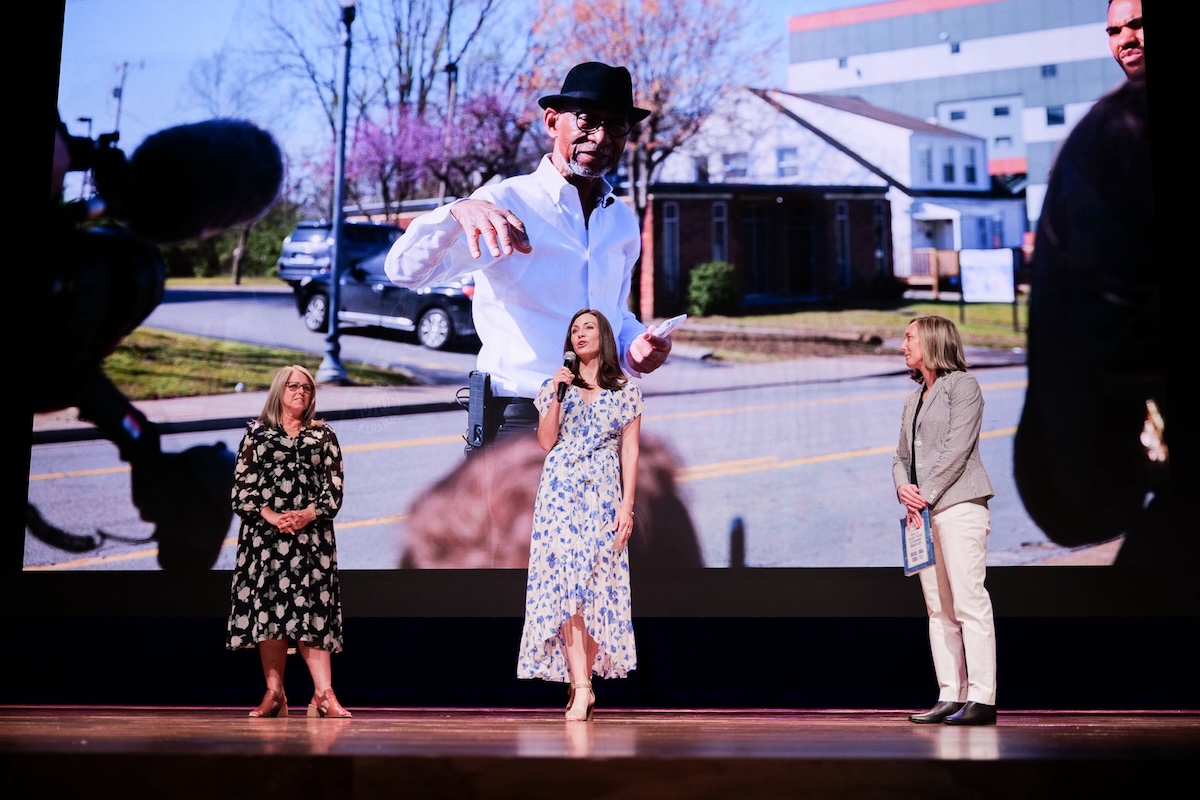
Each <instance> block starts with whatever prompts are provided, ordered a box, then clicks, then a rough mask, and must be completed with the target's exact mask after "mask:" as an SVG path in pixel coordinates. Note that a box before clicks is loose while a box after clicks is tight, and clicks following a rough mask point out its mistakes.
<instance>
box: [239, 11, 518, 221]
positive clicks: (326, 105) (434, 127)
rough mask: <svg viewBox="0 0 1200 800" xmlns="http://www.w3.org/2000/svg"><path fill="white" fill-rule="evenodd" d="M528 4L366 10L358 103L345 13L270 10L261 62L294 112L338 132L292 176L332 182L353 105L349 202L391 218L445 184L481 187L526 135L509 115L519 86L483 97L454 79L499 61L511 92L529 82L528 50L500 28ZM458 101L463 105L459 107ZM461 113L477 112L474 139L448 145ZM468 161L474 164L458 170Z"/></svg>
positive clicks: (358, 55) (357, 67)
mask: <svg viewBox="0 0 1200 800" xmlns="http://www.w3.org/2000/svg"><path fill="white" fill-rule="evenodd" d="M519 4H520V3H519V0H378V2H376V1H375V0H373V1H372V2H370V3H363V4H361V5H360V6H359V8H358V10H357V13H356V18H355V21H354V23H353V26H352V29H351V30H352V47H353V50H352V59H351V70H352V74H351V75H350V88H349V97H346V98H341V97H340V96H339V93H340V81H339V80H338V78H339V73H338V69H339V65H340V63H341V49H340V45H341V42H342V32H341V30H339V28H340V19H341V17H340V12H339V11H338V7H337V4H336V3H335V2H334V0H322V2H319V3H305V4H295V3H289V4H283V3H278V2H273V3H271V4H270V6H269V9H268V12H267V14H266V18H265V20H264V23H263V26H262V27H263V28H264V29H265V31H266V34H265V35H264V36H262V37H261V39H260V44H259V46H258V48H257V52H256V57H257V58H258V59H259V60H260V61H261V62H262V63H265V64H269V65H270V67H271V77H270V84H271V85H272V86H273V87H274V89H275V91H277V92H282V93H287V94H288V96H289V97H290V98H291V99H292V102H293V103H294V104H296V105H301V104H303V105H308V106H309V107H311V108H312V109H314V110H315V114H317V115H319V118H320V119H322V120H323V123H324V125H325V127H326V130H327V131H328V138H327V143H326V145H325V146H324V147H323V148H321V149H319V150H318V151H316V152H314V153H312V154H311V155H310V157H309V158H307V159H299V160H294V161H293V163H292V166H293V167H294V168H299V169H303V170H306V171H308V172H311V173H313V174H328V175H332V163H333V156H334V144H335V142H336V135H337V119H338V108H339V104H340V103H342V102H346V103H347V104H348V105H347V112H348V113H347V116H348V119H349V123H348V127H349V130H348V131H347V163H346V177H347V185H346V199H347V201H348V202H349V203H352V204H358V205H360V206H363V205H365V204H367V203H375V202H380V203H382V204H383V205H384V207H385V208H389V209H390V208H393V207H394V206H395V204H397V203H398V202H399V201H401V200H404V199H407V198H410V197H414V196H418V195H419V194H426V195H431V194H432V193H433V188H434V187H435V186H436V185H437V183H438V182H439V181H445V182H447V184H448V185H450V186H452V188H453V189H454V190H455V191H461V190H465V189H466V188H467V186H466V185H465V182H466V181H468V180H470V179H471V178H474V177H477V176H480V175H484V174H486V173H489V172H491V171H493V170H496V169H503V168H504V166H505V165H506V164H507V163H508V161H510V160H511V158H510V157H509V155H508V154H509V153H511V152H512V151H514V150H515V149H519V143H520V140H521V138H522V137H523V135H524V132H525V131H526V130H527V127H528V126H527V125H526V126H524V127H522V126H521V124H520V120H519V119H517V118H516V116H515V115H514V114H513V113H512V112H510V111H508V108H509V107H510V105H509V103H510V102H511V101H510V100H509V99H508V95H509V94H511V92H509V91H508V90H509V89H510V88H511V87H510V86H508V85H492V86H488V87H485V88H484V89H482V90H480V89H478V88H476V87H479V86H480V84H479V82H477V81H472V80H469V79H468V80H466V81H459V82H458V85H457V86H455V85H453V84H452V83H451V81H450V78H451V76H457V75H463V74H474V73H476V72H477V71H478V70H482V69H485V68H487V69H490V68H492V67H494V66H495V65H496V63H498V62H497V61H496V58H497V54H501V60H504V61H505V62H506V63H507V64H508V66H507V67H506V69H507V73H506V75H505V77H504V80H505V81H507V82H509V83H511V82H512V81H514V80H516V78H515V77H514V76H517V75H520V74H522V70H521V68H520V67H519V64H520V62H521V60H522V59H523V58H524V57H525V54H526V52H527V51H525V50H520V49H517V48H513V47H512V42H513V37H512V31H511V29H507V28H504V27H502V26H501V23H502V22H503V23H508V22H511V19H509V18H507V17H506V16H505V13H504V12H505V11H506V10H508V8H509V6H511V7H512V8H513V10H514V11H515V10H519V9H518V8H517V7H518V6H519ZM528 27H529V23H528V22H526V23H525V28H526V29H528ZM476 51H478V53H479V55H478V56H476V55H475V52H476ZM455 95H457V98H458V103H457V104H455V103H453V102H452V101H451V98H452V97H454V96H455ZM305 98H308V99H309V100H310V101H311V103H309V102H307V101H306V100H305ZM455 106H457V108H456V107H455ZM484 107H486V108H490V109H493V112H494V113H491V114H488V115H484V116H482V117H481V116H480V115H478V114H476V113H475V112H474V109H477V108H484ZM459 111H466V113H467V116H468V118H469V120H470V123H469V124H470V125H471V129H470V131H469V133H470V134H471V137H452V136H450V135H449V132H452V131H454V130H455V129H456V119H455V117H456V116H457V115H458V112H459ZM472 115H473V116H472ZM480 126H482V127H480ZM467 138H472V139H473V141H466V139H467ZM514 142H515V144H514ZM462 159H467V161H466V162H464V163H460V160H462ZM485 179H486V178H485ZM326 183H328V182H326ZM328 195H332V192H327V196H328ZM332 212H333V209H332V208H331V209H330V213H331V214H332Z"/></svg>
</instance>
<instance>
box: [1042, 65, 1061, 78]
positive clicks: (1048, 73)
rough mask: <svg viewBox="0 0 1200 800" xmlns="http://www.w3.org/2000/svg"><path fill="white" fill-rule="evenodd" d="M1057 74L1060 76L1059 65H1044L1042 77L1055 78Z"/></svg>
mask: <svg viewBox="0 0 1200 800" xmlns="http://www.w3.org/2000/svg"><path fill="white" fill-rule="evenodd" d="M1057 74H1058V65H1057V64H1043V65H1042V77H1043V78H1053V77H1054V76H1055V75H1057Z"/></svg>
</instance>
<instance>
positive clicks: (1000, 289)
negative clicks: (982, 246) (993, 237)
mask: <svg viewBox="0 0 1200 800" xmlns="http://www.w3.org/2000/svg"><path fill="white" fill-rule="evenodd" d="M958 269H959V275H960V278H961V280H962V299H963V302H964V303H1015V302H1016V301H1017V287H1016V275H1015V270H1014V269H1013V251H1012V250H1010V249H1007V248H1005V249H999V250H960V251H959V253H958Z"/></svg>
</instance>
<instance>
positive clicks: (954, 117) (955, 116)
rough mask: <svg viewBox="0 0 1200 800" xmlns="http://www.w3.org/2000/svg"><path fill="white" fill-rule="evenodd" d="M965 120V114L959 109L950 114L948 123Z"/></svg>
mask: <svg viewBox="0 0 1200 800" xmlns="http://www.w3.org/2000/svg"><path fill="white" fill-rule="evenodd" d="M966 118H967V112H966V111H964V110H962V109H959V110H958V111H951V112H950V121H951V122H961V121H962V120H964V119H966Z"/></svg>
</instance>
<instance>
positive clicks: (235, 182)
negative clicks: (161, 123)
mask: <svg viewBox="0 0 1200 800" xmlns="http://www.w3.org/2000/svg"><path fill="white" fill-rule="evenodd" d="M282 185H283V154H282V152H281V151H280V149H279V145H278V144H277V143H276V142H275V139H274V137H272V136H271V134H270V133H268V132H267V131H265V130H262V129H261V128H258V127H256V126H255V125H253V124H251V123H249V122H245V121H243V120H232V119H213V120H207V121H205V122H197V123H194V124H191V125H179V126H177V127H174V128H167V129H165V130H162V131H159V132H158V133H155V134H152V135H151V136H149V137H147V138H146V140H145V141H144V142H143V143H142V144H141V146H139V147H138V149H137V150H135V151H134V153H133V156H132V157H131V158H130V160H129V169H128V170H127V171H126V174H125V177H124V185H123V186H121V187H119V191H117V192H116V195H115V200H116V202H115V204H114V197H110V196H105V200H106V202H108V203H110V204H114V205H115V207H113V208H112V210H113V212H114V213H115V214H116V215H117V216H118V217H120V218H122V219H124V220H126V221H127V222H128V223H129V227H131V228H132V229H133V230H134V231H136V232H137V233H138V234H140V235H141V236H144V237H145V238H147V239H149V240H150V241H152V242H155V243H158V244H171V243H175V242H181V241H185V240H188V239H204V238H206V237H208V236H211V235H213V234H216V233H220V232H221V231H223V230H225V229H226V228H230V227H232V226H234V225H241V224H244V223H247V222H252V221H254V220H256V219H258V218H259V217H260V216H262V215H263V214H264V213H265V212H266V210H267V209H268V208H270V206H271V204H272V203H274V202H275V199H276V198H277V197H278V196H279V190H280V188H281V186H282ZM97 189H99V190H101V193H102V194H103V190H104V187H102V186H99V185H98V186H97Z"/></svg>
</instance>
